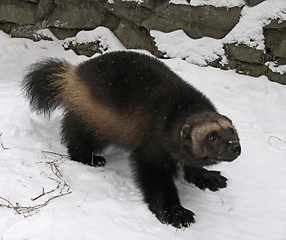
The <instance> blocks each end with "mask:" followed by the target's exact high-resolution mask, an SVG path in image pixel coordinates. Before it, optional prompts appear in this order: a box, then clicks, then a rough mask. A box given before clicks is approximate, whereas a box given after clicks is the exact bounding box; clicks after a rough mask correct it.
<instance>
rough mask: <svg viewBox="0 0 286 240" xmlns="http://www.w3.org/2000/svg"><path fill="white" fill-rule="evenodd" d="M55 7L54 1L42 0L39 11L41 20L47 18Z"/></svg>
mask: <svg viewBox="0 0 286 240" xmlns="http://www.w3.org/2000/svg"><path fill="white" fill-rule="evenodd" d="M54 7H55V5H54V3H53V0H41V1H40V3H39V6H38V9H37V15H38V17H39V18H41V19H42V18H45V17H46V16H47V15H48V14H49V13H51V11H52V10H53V8H54Z"/></svg>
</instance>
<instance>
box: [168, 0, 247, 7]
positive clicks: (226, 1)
mask: <svg viewBox="0 0 286 240" xmlns="http://www.w3.org/2000/svg"><path fill="white" fill-rule="evenodd" d="M169 2H170V3H173V4H185V5H192V6H203V5H211V6H215V7H237V6H242V5H244V4H245V1H244V0H190V3H188V2H187V0H170V1H169Z"/></svg>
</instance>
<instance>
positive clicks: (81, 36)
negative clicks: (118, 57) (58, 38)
mask: <svg viewBox="0 0 286 240" xmlns="http://www.w3.org/2000/svg"><path fill="white" fill-rule="evenodd" d="M97 41H98V42H99V44H100V50H102V52H104V51H106V49H108V50H112V49H117V50H119V49H120V50H124V49H126V48H125V47H124V46H123V44H122V43H121V42H120V41H119V40H118V39H117V38H116V37H115V35H114V34H113V32H111V31H110V30H109V29H108V28H106V27H97V28H95V29H94V30H90V31H80V32H78V33H77V35H76V36H75V37H72V38H67V39H65V40H64V45H65V46H66V47H67V46H68V45H69V44H70V43H72V44H73V45H76V44H82V43H90V42H97Z"/></svg>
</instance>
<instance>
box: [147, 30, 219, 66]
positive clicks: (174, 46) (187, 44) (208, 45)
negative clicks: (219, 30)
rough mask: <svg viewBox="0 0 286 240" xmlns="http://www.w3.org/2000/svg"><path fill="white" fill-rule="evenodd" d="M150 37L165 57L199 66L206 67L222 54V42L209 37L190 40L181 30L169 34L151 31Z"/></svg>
mask: <svg viewBox="0 0 286 240" xmlns="http://www.w3.org/2000/svg"><path fill="white" fill-rule="evenodd" d="M151 36H152V37H154V38H155V41H156V46H157V47H158V50H159V51H161V52H163V53H166V54H165V57H170V58H177V57H179V58H182V59H185V60H186V61H187V62H189V63H194V64H197V65H199V66H206V65H207V64H208V63H210V62H213V61H214V60H216V59H217V58H218V57H219V56H222V55H223V54H224V50H223V44H222V41H220V40H217V39H214V38H210V37H203V38H201V39H191V38H190V37H188V36H187V34H186V33H185V32H184V31H183V30H177V31H173V32H170V33H163V32H160V31H157V30H152V31H151Z"/></svg>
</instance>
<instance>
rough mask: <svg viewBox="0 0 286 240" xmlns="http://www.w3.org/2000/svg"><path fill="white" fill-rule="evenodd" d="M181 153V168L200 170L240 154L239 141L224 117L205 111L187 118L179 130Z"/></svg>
mask: <svg viewBox="0 0 286 240" xmlns="http://www.w3.org/2000/svg"><path fill="white" fill-rule="evenodd" d="M180 143H181V148H182V149H181V153H180V155H181V156H180V157H183V161H184V164H185V165H191V166H194V167H202V166H207V165H212V164H215V163H218V162H221V161H227V162H231V161H233V160H234V159H236V158H237V157H238V156H239V155H240V153H241V147H240V144H239V138H238V135H237V132H236V130H235V128H234V126H233V124H232V122H231V121H230V120H229V119H228V118H227V117H225V116H222V115H220V114H217V113H212V112H206V113H202V114H198V115H196V116H194V117H191V118H190V119H188V120H187V121H186V123H185V124H184V125H183V126H182V128H181V131H180Z"/></svg>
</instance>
